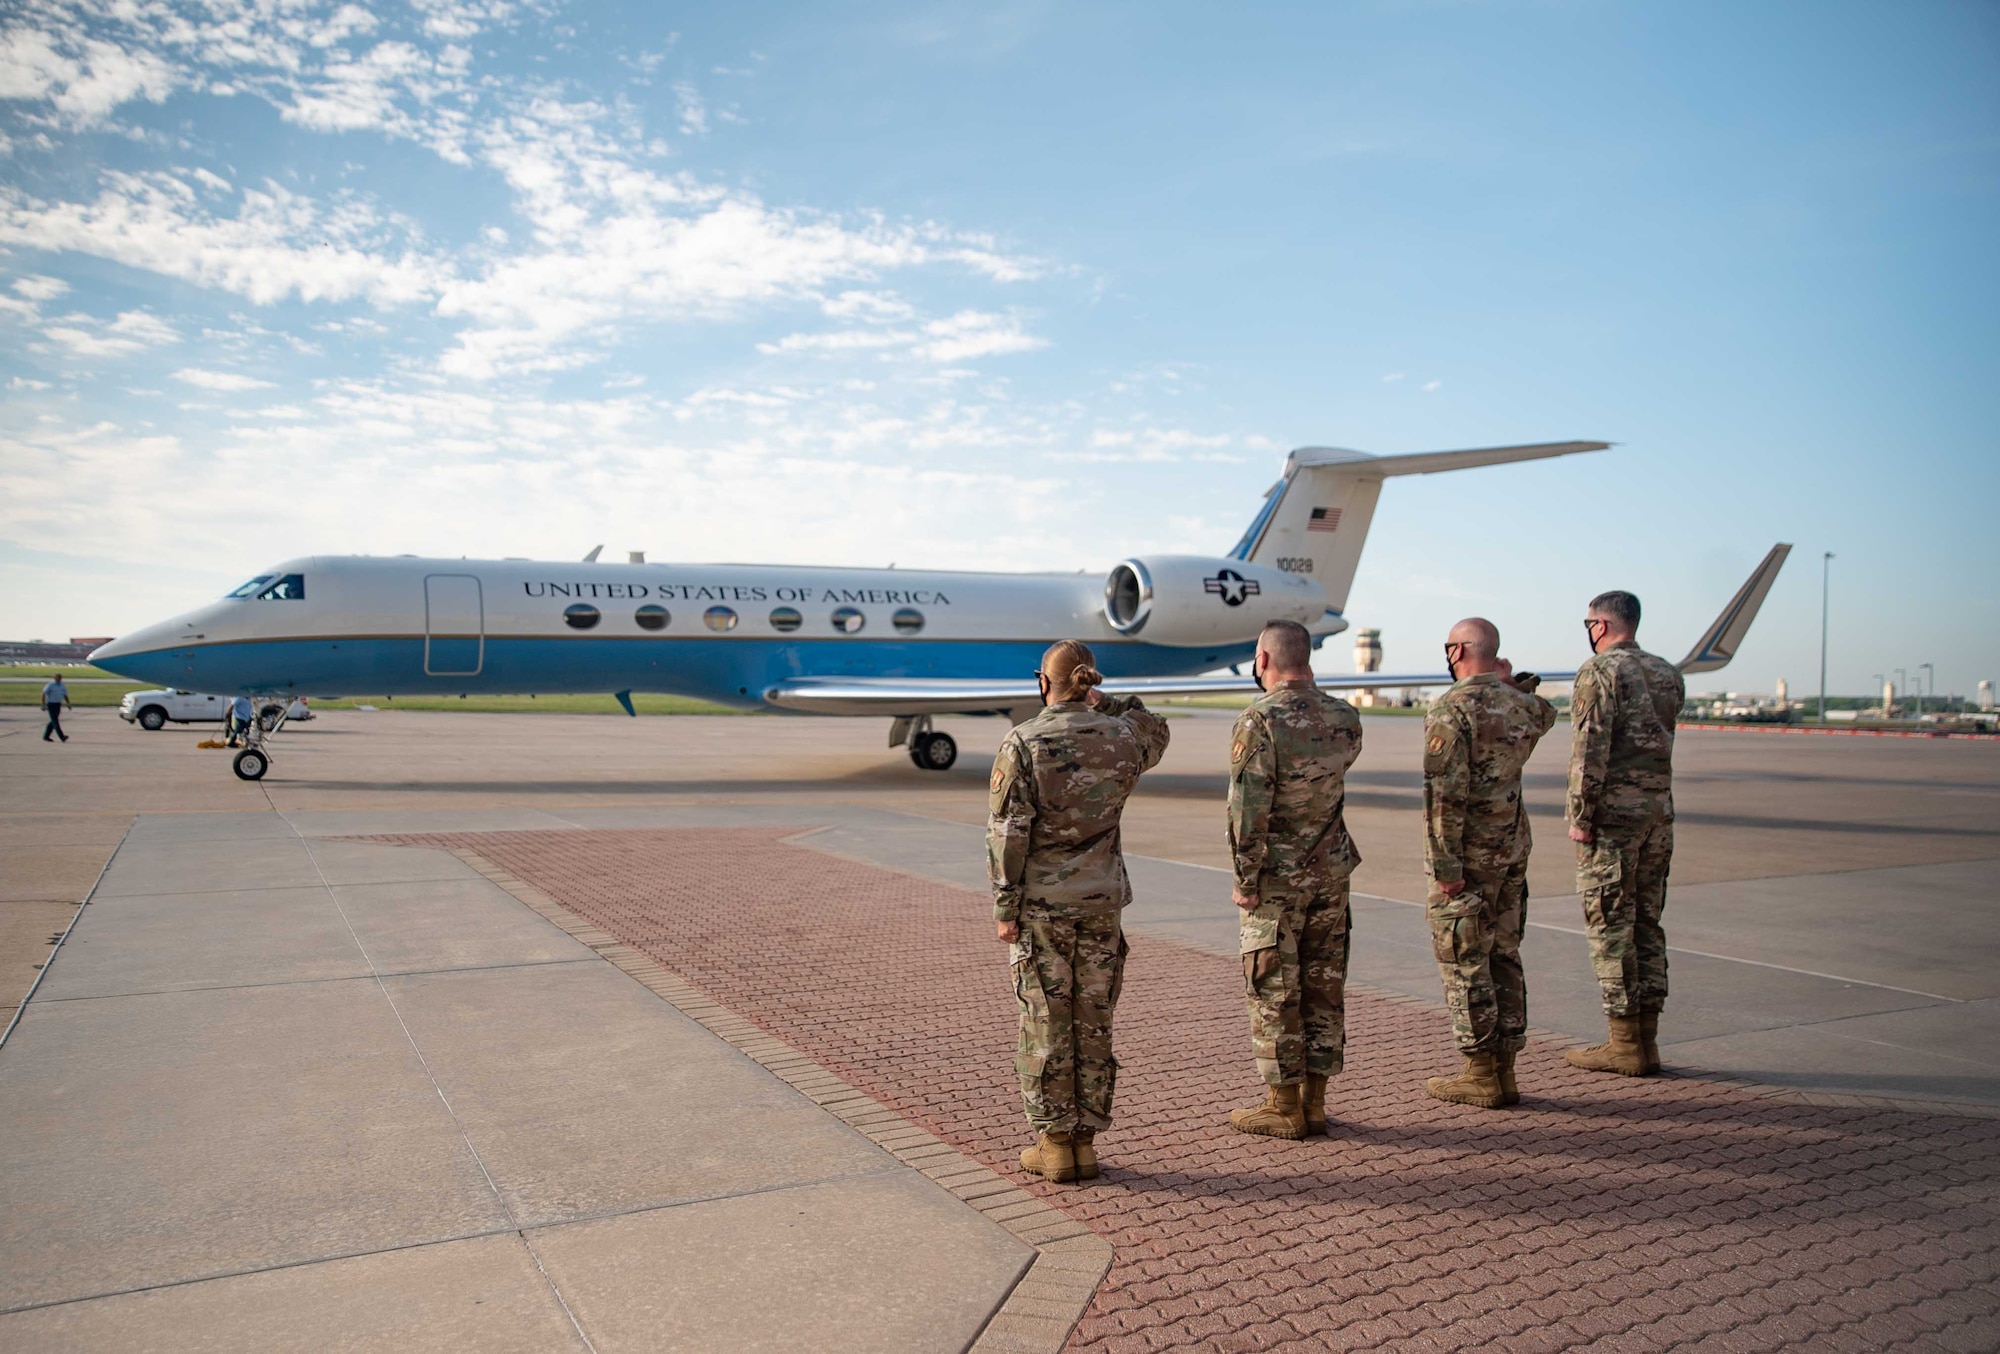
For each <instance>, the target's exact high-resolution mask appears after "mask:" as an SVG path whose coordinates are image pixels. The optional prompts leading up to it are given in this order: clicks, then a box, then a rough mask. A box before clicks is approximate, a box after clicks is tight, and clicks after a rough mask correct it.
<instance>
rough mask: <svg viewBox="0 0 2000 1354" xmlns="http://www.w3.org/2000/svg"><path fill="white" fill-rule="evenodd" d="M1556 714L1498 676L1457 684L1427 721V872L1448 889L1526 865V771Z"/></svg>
mask: <svg viewBox="0 0 2000 1354" xmlns="http://www.w3.org/2000/svg"><path fill="white" fill-rule="evenodd" d="M1555 722H1556V708H1555V706H1553V705H1550V704H1549V703H1548V702H1547V701H1545V700H1543V699H1542V698H1541V697H1540V696H1534V695H1530V694H1529V693H1527V692H1525V691H1522V690H1521V689H1520V688H1518V687H1516V686H1515V685H1514V684H1513V683H1512V682H1509V681H1506V680H1505V679H1503V678H1502V677H1501V676H1500V674H1499V673H1497V672H1482V673H1478V674H1476V675H1475V676H1471V677H1467V678H1465V679H1463V680H1462V681H1459V682H1456V683H1454V684H1453V685H1452V687H1451V689H1450V690H1448V691H1446V692H1445V693H1444V694H1443V695H1441V696H1439V697H1438V698H1437V699H1436V700H1435V701H1433V702H1431V708H1430V713H1429V714H1427V715H1425V716H1424V864H1425V866H1426V867H1427V868H1428V869H1429V870H1430V875H1431V878H1432V879H1435V880H1437V881H1438V882H1439V883H1441V884H1449V883H1452V882H1454V881H1456V880H1460V879H1463V878H1465V872H1466V871H1467V870H1472V871H1475V872H1477V873H1481V874H1486V873H1492V872H1496V871H1500V870H1505V869H1506V868H1507V867H1509V866H1511V865H1515V864H1518V863H1519V862H1521V861H1524V860H1526V859H1527V858H1528V848H1529V846H1530V845H1531V844H1532V838H1531V836H1530V834H1529V832H1528V814H1527V810H1526V808H1525V807H1524V806H1523V805H1522V803H1521V768H1522V767H1523V766H1526V765H1527V763H1528V758H1529V757H1530V756H1531V755H1532V754H1533V753H1534V751H1535V744H1537V743H1539V742H1541V741H1542V735H1543V734H1545V733H1547V732H1548V731H1549V729H1550V728H1551V727H1552V726H1553V725H1554V724H1555Z"/></svg>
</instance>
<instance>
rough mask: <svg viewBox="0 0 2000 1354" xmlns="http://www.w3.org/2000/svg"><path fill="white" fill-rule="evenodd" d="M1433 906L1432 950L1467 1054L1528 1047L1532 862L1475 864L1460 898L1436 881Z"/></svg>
mask: <svg viewBox="0 0 2000 1354" xmlns="http://www.w3.org/2000/svg"><path fill="white" fill-rule="evenodd" d="M1429 908H1430V918H1431V949H1432V951H1433V952H1434V953H1435V954H1436V956H1437V965H1438V976H1439V977H1441V978H1442V979H1444V1004H1445V1006H1446V1007H1447V1008H1448V1009H1449V1010H1450V1011H1451V1037H1452V1040H1453V1042H1454V1043H1456V1044H1457V1045H1458V1050H1459V1052H1461V1053H1518V1052H1520V1051H1521V1050H1522V1049H1523V1048H1525V1047H1527V1043H1528V983H1527V977H1526V975H1525V974H1523V973H1522V971H1521V933H1522V929H1523V928H1524V927H1525V926H1526V925H1527V922H1528V864H1527V862H1526V861H1522V862H1521V863H1520V864H1519V865H1515V866H1512V867H1509V868H1507V869H1504V870H1501V871H1499V872H1497V873H1486V872H1483V871H1473V870H1467V871H1466V872H1465V888H1464V889H1463V890H1462V891H1461V892H1460V893H1459V894H1458V895H1457V896H1456V897H1451V898H1447V897H1445V896H1444V895H1443V894H1442V893H1439V892H1438V890H1437V886H1436V885H1435V884H1433V885H1432V886H1431V892H1430V903H1429Z"/></svg>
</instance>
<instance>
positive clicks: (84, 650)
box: [0, 639, 107, 663]
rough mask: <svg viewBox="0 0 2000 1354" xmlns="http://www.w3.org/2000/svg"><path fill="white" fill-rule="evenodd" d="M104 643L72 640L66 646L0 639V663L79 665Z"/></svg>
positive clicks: (43, 642)
mask: <svg viewBox="0 0 2000 1354" xmlns="http://www.w3.org/2000/svg"><path fill="white" fill-rule="evenodd" d="M106 642H107V641H105V640H101V639H73V640H71V641H70V642H69V643H67V644H50V643H48V642H47V641H46V640H39V639H0V663H81V662H83V661H84V660H85V659H87V658H89V657H90V651H91V650H92V649H95V648H96V647H97V646H98V645H100V644H103V643H106Z"/></svg>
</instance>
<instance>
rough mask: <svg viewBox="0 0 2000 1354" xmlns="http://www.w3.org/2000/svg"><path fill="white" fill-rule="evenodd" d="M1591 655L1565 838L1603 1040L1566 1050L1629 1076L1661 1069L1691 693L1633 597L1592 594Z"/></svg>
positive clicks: (1582, 687) (1576, 709)
mask: <svg viewBox="0 0 2000 1354" xmlns="http://www.w3.org/2000/svg"><path fill="white" fill-rule="evenodd" d="M1584 627H1585V630H1586V631H1587V632H1588V634H1589V636H1590V647H1591V648H1592V650H1593V651H1595V654H1596V656H1595V657H1593V658H1592V659H1590V661H1589V662H1587V663H1585V664H1584V665H1583V667H1582V668H1581V669H1579V670H1578V672H1577V674H1576V686H1575V690H1574V694H1573V695H1572V696H1571V697H1570V723H1571V725H1572V726H1573V740H1574V741H1573V742H1572V744H1571V750H1570V763H1569V835H1570V839H1571V840H1572V841H1574V842H1575V843H1576V844H1577V847H1576V888H1577V892H1578V893H1579V894H1580V895H1582V898H1583V919H1584V925H1585V928H1586V929H1587V930H1588V932H1589V934H1590V966H1591V968H1593V969H1594V970H1596V973H1597V985H1598V987H1599V988H1600V989H1601V990H1602V992H1603V995H1604V1013H1605V1017H1606V1020H1607V1023H1608V1024H1609V1025H1610V1030H1611V1033H1610V1038H1609V1039H1608V1040H1607V1041H1606V1042H1605V1043H1602V1044H1599V1045H1596V1046H1595V1047H1592V1048H1585V1049H1571V1050H1570V1051H1569V1052H1568V1053H1567V1054H1565V1055H1564V1056H1565V1057H1566V1058H1567V1059H1568V1060H1569V1061H1570V1062H1571V1063H1572V1064H1574V1065H1575V1066H1577V1067H1583V1068H1588V1069H1590V1070H1591V1071H1596V1072H1617V1073H1620V1074H1621V1075H1624V1076H1628V1077H1639V1076H1646V1075H1649V1074H1651V1073H1654V1072H1658V1071H1659V1070H1660V1050H1659V1042H1658V1038H1659V1019H1660V1010H1661V1008H1662V1007H1664V1006H1665V1005H1666V1001H1667V936H1666V932H1665V931H1664V930H1663V929H1662V928H1661V925H1660V919H1661V915H1662V913H1664V912H1665V911H1666V905H1667V870H1668V867H1669V866H1670V865H1671V864H1672V862H1673V854H1674V786H1673V780H1674V722H1675V721H1676V720H1677V719H1679V717H1680V712H1681V704H1682V702H1683V701H1684V700H1685V699H1686V697H1687V689H1686V686H1685V684H1684V683H1683V682H1682V680H1681V674H1680V670H1679V669H1678V668H1676V667H1675V666H1674V665H1673V664H1672V663H1669V662H1667V661H1666V660H1665V659H1664V658H1659V657H1657V656H1655V655H1653V654H1649V653H1647V652H1646V651H1645V650H1644V649H1641V648H1640V647H1639V645H1638V641H1637V638H1636V635H1637V633H1638V629H1639V599H1638V598H1636V597H1634V596H1633V595H1632V594H1631V593H1629V592H1607V593H1601V594H1599V595H1598V596H1597V597H1594V598H1592V599H1591V603H1590V614H1589V617H1588V619H1587V620H1586V621H1585V622H1584Z"/></svg>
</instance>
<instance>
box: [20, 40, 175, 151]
mask: <svg viewBox="0 0 2000 1354" xmlns="http://www.w3.org/2000/svg"><path fill="white" fill-rule="evenodd" d="M178 83H179V77H178V76H177V74H176V73H175V71H174V69H173V67H172V66H171V65H169V64H168V63H167V62H166V61H164V60H162V59H160V58H159V57H158V56H156V55H154V54H153V53H151V52H147V51H132V50H128V49H126V48H124V47H121V46H119V45H118V44H116V43H110V42H103V41H100V40H98V39H96V38H91V37H82V36H79V35H77V34H75V33H74V32H64V33H62V34H60V35H58V34H52V33H47V32H44V31H42V30H41V29H39V28H33V27H28V26H26V25H21V26H16V27H11V28H8V29H6V30H4V31H0V99H10V100H15V101H22V102H27V101H33V102H40V101H43V100H46V101H48V103H49V104H50V105H51V106H52V107H53V109H54V111H55V113H56V115H57V116H58V117H59V118H60V119H61V120H62V121H63V122H64V123H66V124H67V125H69V126H72V127H95V126H98V125H100V124H101V123H103V122H104V121H105V120H106V119H107V118H109V117H110V115H111V113H112V112H113V110H115V109H116V108H117V107H118V106H119V105H120V104H123V103H127V102H129V101H131V100H133V99H146V100H149V101H151V102H153V103H158V102H160V101H161V100H162V99H164V98H166V97H167V95H168V94H169V93H171V92H172V91H173V89H174V86H175V85H176V84H178Z"/></svg>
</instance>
